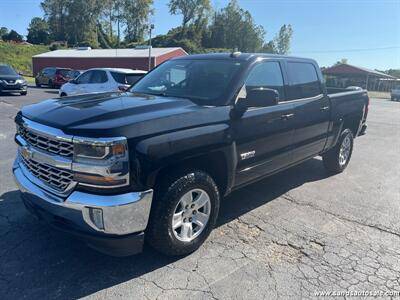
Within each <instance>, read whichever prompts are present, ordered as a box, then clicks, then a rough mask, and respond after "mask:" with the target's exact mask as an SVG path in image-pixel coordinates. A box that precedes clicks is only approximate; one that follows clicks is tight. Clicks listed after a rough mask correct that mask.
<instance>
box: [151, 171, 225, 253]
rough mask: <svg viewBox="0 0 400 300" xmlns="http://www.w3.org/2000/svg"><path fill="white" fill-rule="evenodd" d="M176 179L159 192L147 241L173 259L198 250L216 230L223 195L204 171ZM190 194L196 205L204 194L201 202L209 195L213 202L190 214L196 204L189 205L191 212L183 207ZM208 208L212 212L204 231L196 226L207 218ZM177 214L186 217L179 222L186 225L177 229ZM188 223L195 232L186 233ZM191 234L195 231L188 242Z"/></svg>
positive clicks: (164, 185) (169, 181)
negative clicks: (205, 216) (187, 235)
mask: <svg viewBox="0 0 400 300" xmlns="http://www.w3.org/2000/svg"><path fill="white" fill-rule="evenodd" d="M178 174H179V173H178ZM172 178H175V179H172V180H168V179H167V178H165V180H164V181H163V180H162V182H161V184H160V186H159V188H158V189H156V193H155V199H154V202H153V206H152V211H151V213H150V220H149V226H148V229H147V232H146V240H147V241H148V243H149V244H150V245H151V246H152V247H153V248H155V249H156V250H157V251H159V252H161V253H163V254H166V255H169V256H178V255H186V254H189V253H192V252H193V251H195V250H197V249H198V248H199V247H200V246H201V245H202V244H203V243H204V241H205V240H206V239H207V237H208V236H209V234H210V233H211V231H212V229H213V228H214V226H215V224H216V221H217V217H218V211H219V203H220V195H219V191H218V187H217V185H216V184H215V182H214V180H213V179H212V178H211V176H209V175H208V174H207V173H205V172H203V171H199V170H194V171H188V172H181V173H180V175H177V176H174V177H172ZM204 193H205V194H204ZM188 195H190V196H192V198H193V203H199V202H196V201H197V200H196V199H200V195H201V196H202V198H201V199H203V197H206V196H208V200H209V202H207V203H208V204H206V205H205V206H204V207H202V208H199V209H198V211H197V213H196V214H194V212H193V211H192V212H191V211H190V210H191V209H192V208H191V206H192V205H186V208H187V207H188V206H189V209H187V210H186V209H185V208H184V207H183V206H182V201H184V200H185V199H188V198H187V197H188ZM204 195H206V196H204ZM183 196H185V197H183ZM189 198H191V197H189ZM208 200H207V201H208ZM200 202H201V201H200ZM189 203H190V202H189ZM193 206H195V205H193ZM203 208H204V209H203ZM195 209H196V208H194V210H195ZM202 209H203V210H202ZM207 209H209V210H208V212H209V213H208V216H209V217H208V221H205V222H203V223H204V224H205V226H203V227H202V229H201V227H200V226H198V225H197V224H195V223H196V222H199V220H200V216H201V218H204V215H206V214H207ZM180 210H182V213H180V212H179V211H180ZM177 212H178V213H177ZM174 214H175V215H179V214H182V217H181V221H176V222H177V223H176V224H179V223H181V224H182V225H181V226H180V227H177V228H176V229H174V228H173V225H172V223H173V221H174V220H173V216H174ZM185 214H186V217H185ZM196 218H197V219H196ZM192 219H193V220H192ZM176 220H178V218H176ZM185 220H186V221H185ZM192 221H193V223H192ZM187 222H189V223H190V224H192V225H190V227H191V228H192V230H186V228H188V226H189V225H188V224H189V223H187ZM200 224H201V222H200ZM197 226H198V227H197ZM196 229H197V232H196ZM189 231H190V232H192V236H191V237H190V238H191V239H188V240H185V236H186V233H187V232H189Z"/></svg>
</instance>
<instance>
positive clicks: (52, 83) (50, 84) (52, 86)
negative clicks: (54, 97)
mask: <svg viewBox="0 0 400 300" xmlns="http://www.w3.org/2000/svg"><path fill="white" fill-rule="evenodd" d="M49 87H50V88H51V89H54V88H55V85H54V82H53V80H51V79H50V80H49Z"/></svg>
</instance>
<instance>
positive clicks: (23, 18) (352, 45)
mask: <svg viewBox="0 0 400 300" xmlns="http://www.w3.org/2000/svg"><path fill="white" fill-rule="evenodd" d="M40 2H41V0H0V26H5V27H7V28H12V29H15V30H17V31H18V32H19V33H21V34H25V35H26V34H27V30H26V28H27V27H28V25H29V22H30V20H31V19H32V18H33V17H36V16H43V12H42V10H41V8H40ZM211 2H212V4H213V5H214V7H216V8H223V7H224V6H226V4H227V3H228V2H229V1H228V0H211ZM167 3H168V0H154V9H155V14H154V15H153V16H152V17H151V22H152V23H154V25H155V34H163V33H166V32H167V31H168V30H169V29H170V28H172V27H176V26H179V25H180V22H181V16H171V15H170V14H169V12H168V7H167ZM239 4H240V6H241V7H242V8H244V9H246V10H249V11H250V13H251V14H252V16H253V18H254V20H255V22H256V23H257V24H259V25H262V26H263V27H264V29H265V30H266V32H267V34H266V36H265V38H266V40H270V39H272V38H273V37H274V36H275V35H276V33H277V32H278V31H279V28H280V27H281V26H282V25H283V24H291V25H292V27H293V30H294V33H293V39H292V44H291V51H290V54H291V55H295V56H302V57H310V58H314V59H316V60H317V61H318V63H319V64H320V66H330V65H332V64H334V63H335V62H337V61H338V60H340V59H342V58H346V59H348V62H349V63H350V64H353V65H356V66H362V67H366V68H371V69H379V70H387V69H390V68H393V69H395V68H398V69H399V68H400V0H239Z"/></svg>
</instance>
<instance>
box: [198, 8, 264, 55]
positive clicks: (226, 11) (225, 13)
mask: <svg viewBox="0 0 400 300" xmlns="http://www.w3.org/2000/svg"><path fill="white" fill-rule="evenodd" d="M209 30H210V33H209V39H208V41H206V42H205V44H206V45H207V47H210V48H229V49H234V48H238V49H239V50H240V51H243V52H254V51H259V50H260V49H261V48H262V46H263V44H264V35H265V30H264V28H263V27H262V26H259V25H257V24H255V22H254V20H253V17H252V16H251V14H250V12H249V11H247V10H244V9H242V8H240V7H239V5H238V2H237V1H236V0H231V1H230V2H229V4H228V5H227V6H226V7H225V8H223V9H222V10H221V11H219V12H216V13H215V15H214V19H213V22H212V24H211V26H210V28H209Z"/></svg>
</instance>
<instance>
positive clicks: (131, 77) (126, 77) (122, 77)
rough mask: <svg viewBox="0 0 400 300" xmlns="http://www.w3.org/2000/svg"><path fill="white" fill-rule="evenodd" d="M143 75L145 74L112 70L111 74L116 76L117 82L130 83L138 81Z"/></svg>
mask: <svg viewBox="0 0 400 300" xmlns="http://www.w3.org/2000/svg"><path fill="white" fill-rule="evenodd" d="M143 75H144V74H124V73H117V72H111V76H112V77H113V78H114V80H115V81H116V82H118V83H121V84H129V85H132V84H134V83H135V82H136V81H138V80H139V79H140V78H142V77H143Z"/></svg>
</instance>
